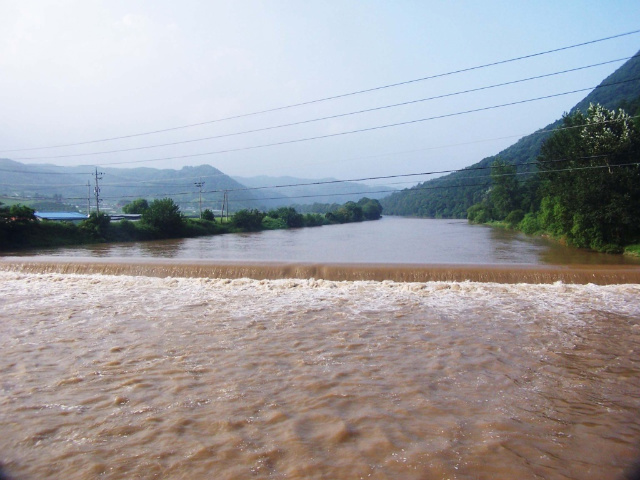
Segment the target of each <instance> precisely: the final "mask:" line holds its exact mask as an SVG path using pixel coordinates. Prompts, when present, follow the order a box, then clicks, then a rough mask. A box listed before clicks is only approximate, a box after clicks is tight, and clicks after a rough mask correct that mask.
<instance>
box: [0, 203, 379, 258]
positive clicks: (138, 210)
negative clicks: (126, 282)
mask: <svg viewBox="0 0 640 480" xmlns="http://www.w3.org/2000/svg"><path fill="white" fill-rule="evenodd" d="M123 212H124V213H131V214H139V215H140V220H139V221H131V220H127V219H124V220H120V221H111V218H110V216H109V215H107V214H105V213H97V212H92V213H91V214H90V215H89V217H88V218H87V219H86V220H83V221H81V222H80V223H79V224H74V223H71V222H58V221H47V220H42V221H38V220H37V219H36V216H35V211H34V210H33V209H32V208H29V207H27V206H23V205H13V206H11V207H8V206H3V205H2V204H0V250H8V249H18V248H27V247H46V246H61V245H74V244H81V243H96V242H127V241H143V240H157V239H166V238H181V237H195V236H203V235H215V234H221V233H232V232H247V231H259V230H274V229H286V228H302V227H316V226H321V225H331V224H337V223H349V222H361V221H365V220H377V219H379V218H380V217H381V214H382V206H380V203H379V202H378V201H377V200H372V199H369V198H362V199H361V200H360V201H358V202H347V203H345V204H344V205H338V206H336V208H334V209H333V210H331V211H329V212H327V213H325V214H321V213H306V214H301V213H298V212H297V211H296V210H295V209H294V208H292V207H281V208H278V209H274V210H269V211H268V212H263V211H260V210H256V209H252V210H249V209H243V210H239V211H237V212H235V213H234V214H233V215H232V216H231V217H230V218H229V219H228V221H225V220H226V219H222V218H220V217H218V218H216V217H215V215H214V214H213V212H212V211H210V210H205V211H204V212H203V213H202V216H201V218H196V219H193V218H187V217H185V216H184V215H183V214H182V213H181V212H180V208H179V206H178V205H177V204H176V203H175V202H174V201H173V200H172V199H171V198H163V199H158V200H153V201H152V202H148V201H147V200H146V199H143V198H140V199H137V200H134V201H133V202H131V203H130V204H128V205H126V206H125V207H124V208H123Z"/></svg>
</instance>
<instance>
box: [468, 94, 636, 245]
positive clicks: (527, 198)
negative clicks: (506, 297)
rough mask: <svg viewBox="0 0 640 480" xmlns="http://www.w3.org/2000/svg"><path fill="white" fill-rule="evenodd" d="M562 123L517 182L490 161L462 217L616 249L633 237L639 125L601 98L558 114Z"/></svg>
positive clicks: (510, 171) (502, 166)
mask: <svg viewBox="0 0 640 480" xmlns="http://www.w3.org/2000/svg"><path fill="white" fill-rule="evenodd" d="M563 127H565V128H564V129H562V130H558V131H557V132H555V133H554V134H553V135H552V136H551V137H550V138H549V139H548V140H547V141H546V142H545V143H544V145H543V146H542V148H541V152H540V156H539V158H538V170H539V174H538V175H535V176H532V177H531V179H529V180H527V181H525V182H519V181H518V179H517V177H516V175H515V167H513V166H507V165H505V164H503V163H499V162H496V163H495V164H494V168H493V171H492V175H491V177H492V182H493V183H492V187H491V188H490V189H489V191H488V193H487V194H486V196H485V197H484V199H483V200H482V201H481V202H479V203H477V204H475V205H473V206H472V207H471V208H469V211H468V218H469V220H470V221H471V222H476V223H484V222H488V221H490V220H497V221H504V222H505V223H507V224H508V225H510V226H512V227H516V228H520V229H522V230H523V231H524V232H526V233H536V232H542V233H547V234H549V235H551V236H553V237H555V238H560V239H563V240H565V241H566V242H567V243H568V244H569V245H574V246H577V247H587V248H591V249H594V250H598V251H605V252H619V251H621V250H622V247H623V246H625V245H629V244H631V243H634V242H637V241H638V240H639V239H640V165H639V152H640V129H638V126H637V125H636V124H635V123H634V122H633V120H632V118H630V116H629V115H628V114H627V113H625V112H624V111H623V110H621V109H620V110H617V111H616V110H608V109H606V108H604V107H603V106H601V105H591V106H590V107H589V108H588V110H587V113H586V115H585V114H583V113H582V112H580V111H577V112H575V113H573V114H571V115H566V116H565V117H564V119H563Z"/></svg>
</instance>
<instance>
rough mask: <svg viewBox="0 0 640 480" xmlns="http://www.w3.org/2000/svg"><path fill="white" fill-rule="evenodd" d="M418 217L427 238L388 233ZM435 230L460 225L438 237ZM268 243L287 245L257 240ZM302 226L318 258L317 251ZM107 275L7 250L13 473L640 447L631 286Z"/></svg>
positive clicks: (386, 469) (544, 463)
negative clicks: (51, 266) (16, 257)
mask: <svg viewBox="0 0 640 480" xmlns="http://www.w3.org/2000/svg"><path fill="white" fill-rule="evenodd" d="M413 222H415V227H414V230H415V232H420V231H422V232H423V235H422V236H421V235H419V234H418V233H411V234H409V233H407V232H403V231H402V229H398V228H397V227H399V226H403V225H408V224H409V223H413ZM434 222H435V223H434ZM376 225H377V227H376ZM385 225H388V226H390V227H391V228H386V227H385V228H384V229H380V228H379V227H380V226H385ZM434 225H435V226H436V227H434ZM440 225H443V227H442V228H443V229H444V231H448V232H449V236H447V235H446V234H445V233H443V230H440V231H439V234H438V235H431V236H430V235H429V232H430V231H433V229H434V228H440V227H439V226H440ZM347 227H354V228H347ZM467 227H468V228H467ZM354 231H360V232H366V235H364V236H363V235H360V236H357V235H355V234H354ZM390 232H391V233H390ZM327 235H329V236H334V237H336V238H341V239H342V240H341V241H342V242H343V245H344V246H345V247H344V248H353V249H352V250H348V251H351V252H353V254H352V255H353V256H346V257H345V256H344V255H345V251H342V249H341V248H338V247H336V246H335V245H334V246H333V247H329V246H327V245H324V244H323V243H322V242H320V241H319V240H318V239H319V238H322V237H324V236H327ZM274 237H275V238H276V239H279V241H280V243H281V246H280V247H278V245H277V244H276V245H275V246H274V244H273V243H272V242H271V243H269V242H268V241H267V240H264V239H265V238H274ZM304 238H307V240H306V242H307V243H306V245H307V248H309V247H308V246H309V245H310V244H309V243H308V242H312V243H313V245H314V248H316V250H317V251H316V252H312V253H307V254H304V252H303V251H304V249H303V247H302V245H304V244H305V243H304V242H302V241H301V239H304ZM363 238H364V239H366V238H368V239H369V243H366V240H363ZM509 238H511V240H509ZM354 239H359V241H360V242H365V243H364V244H363V243H360V244H359V245H360V246H359V247H357V246H356V247H353V246H352V244H353V241H354ZM438 242H439V243H438ZM483 242H485V243H483ZM486 242H493V247H491V246H487V243H486ZM225 244H226V245H229V244H235V245H236V247H234V249H231V248H223V247H224V245H225ZM376 244H378V245H382V246H384V248H388V250H386V251H387V252H394V253H393V255H396V256H394V257H392V259H389V257H388V256H387V254H384V255H382V254H381V253H380V251H377V252H376V251H375V249H374V248H373V245H376ZM389 244H391V247H388V245H389ZM163 245H165V246H167V247H168V248H166V249H164V252H163V248H162V246H163ZM238 245H244V246H245V247H244V250H241V249H240V250H238ZM267 245H269V246H267ZM474 245H475V246H477V247H478V248H477V249H475V250H474V248H473V246H474ZM169 246H173V247H169ZM212 246H213V247H215V248H213V247H212ZM446 246H451V248H453V249H454V250H455V251H456V252H458V253H456V254H455V255H454V254H451V253H445V252H438V251H437V250H440V249H442V248H445V247H446ZM380 248H383V247H380ZM212 250H213V252H214V253H213V255H216V256H215V257H213V258H212V257H210V256H204V257H198V256H197V255H212V253H211V251H212ZM136 251H138V252H145V253H135V252H136ZM283 251H286V252H288V253H284V254H283ZM372 251H373V252H374V254H373V256H374V257H375V258H372V253H371V252H372ZM479 251H484V253H482V254H480V253H478V252H479ZM74 252H75V253H74ZM80 252H84V253H80ZM194 252H202V253H201V254H197V253H194ZM225 252H226V253H225ZM232 252H233V253H232ZM238 252H244V253H242V254H239V253H238ZM256 252H262V253H260V254H258V253H256ZM265 252H270V253H269V256H268V257H265V256H264V254H265ZM318 252H322V254H321V255H320V254H319V253H318ZM553 252H564V253H562V255H560V257H557V256H556V254H554V253H553ZM42 253H43V255H45V256H46V257H47V258H51V257H52V256H53V257H54V258H53V260H51V261H53V262H54V263H55V261H56V260H55V259H56V258H58V261H59V262H62V261H64V260H68V258H63V257H56V256H55V255H67V256H68V255H70V256H73V257H78V256H89V255H102V256H106V257H109V258H111V263H113V262H115V263H117V262H127V261H129V262H134V261H138V260H139V256H140V255H142V256H146V257H147V262H149V265H153V264H162V262H164V261H168V259H171V261H172V262H178V263H179V262H181V261H182V260H181V259H184V262H185V264H186V261H187V259H197V258H208V259H212V260H216V259H222V260H229V261H236V262H237V261H247V260H253V261H265V260H269V261H297V262H325V261H333V262H336V261H338V260H339V259H340V258H345V259H346V260H348V261H349V262H351V263H353V262H356V263H357V262H358V261H360V262H367V263H369V262H378V263H383V262H384V261H385V260H387V261H388V262H389V263H390V265H391V263H403V264H407V263H414V264H415V263H425V262H428V263H439V262H444V263H447V264H451V263H463V262H468V263H474V264H477V265H481V264H487V263H491V262H494V263H506V264H533V265H544V264H545V263H547V262H550V263H553V262H560V261H563V262H564V264H567V263H571V262H575V263H579V264H582V265H584V264H589V263H592V264H595V263H606V262H618V261H620V262H622V261H624V260H622V259H621V258H620V257H614V256H606V255H604V256H598V255H596V256H590V255H589V254H587V256H588V257H589V258H591V259H592V260H591V261H587V260H586V259H585V258H586V257H580V258H579V259H576V258H575V257H574V255H583V254H584V252H577V253H576V252H574V251H570V250H565V249H563V248H561V247H559V246H558V245H555V244H552V243H548V242H545V241H544V240H531V239H528V238H527V237H524V236H519V235H515V236H514V235H513V234H511V233H509V232H504V231H501V230H494V229H488V228H485V227H477V228H476V227H470V226H467V225H466V224H465V223H464V222H456V221H424V220H403V219H384V220H383V221H381V222H368V223H365V224H358V225H355V226H352V225H344V226H332V227H322V228H319V229H305V230H297V231H287V232H262V233H259V234H251V235H242V236H232V235H226V236H221V237H212V238H205V239H191V240H183V241H175V242H153V243H151V244H144V245H117V246H106V247H105V246H99V247H96V246H93V247H90V248H81V249H65V250H56V251H55V252H54V251H49V252H42ZM220 255H226V256H224V257H220ZM254 255H255V256H254ZM300 255H307V256H300ZM316 255H318V256H316ZM389 255H391V253H389ZM123 257H127V258H123ZM554 258H559V260H554ZM596 258H598V259H601V260H600V261H598V262H596V261H595V260H594V259H596ZM453 259H457V260H458V262H454V261H453ZM490 259H493V260H491V261H490ZM563 259H564V260H563ZM536 262H537V263H536ZM110 265H111V264H110ZM111 266H112V265H111ZM621 267H622V266H615V265H614V268H621ZM39 268H40V269H41V270H42V271H40V272H39V271H38V269H39ZM73 268H77V272H75V273H74V271H73ZM95 268H97V269H99V268H105V270H104V272H103V273H102V274H100V273H99V270H98V273H79V272H84V270H83V269H82V268H81V264H77V265H76V266H75V267H74V264H69V265H67V267H66V270H65V272H66V273H58V272H52V271H49V270H47V266H46V265H44V266H43V265H40V266H39V265H38V264H31V265H30V266H29V267H28V268H27V267H26V266H25V265H24V264H20V262H19V261H18V262H17V263H15V264H14V265H13V266H11V265H10V263H3V262H0V352H2V354H1V355H0V432H2V434H1V435H0V478H9V479H12V480H23V479H24V480H35V479H38V480H40V479H70V480H74V479H78V480H88V479H109V480H111V479H123V478H138V479H195V480H199V479H210V478H216V479H223V480H224V479H240V478H256V479H283V480H284V479H336V480H342V479H408V480H414V479H415V480H431V479H434V480H436V479H438V480H439V479H487V480H488V479H511V478H517V479H529V478H532V479H536V478H540V479H542V478H543V479H576V480H578V479H580V480H584V479H587V480H589V479H594V480H595V479H598V480H599V479H604V478H607V479H618V478H625V477H624V475H625V472H627V471H628V469H629V468H631V467H632V465H633V464H634V462H636V461H637V460H638V459H640V415H639V413H638V412H640V302H639V301H638V298H640V285H638V284H624V285H623V284H611V285H594V284H583V285H572V284H567V283H562V282H556V283H551V284H539V283H516V284H504V283H492V282H485V283H476V282H468V281H467V282H450V281H447V282H445V281H432V282H393V281H383V282H380V281H330V280H322V279H314V278H306V279H304V278H303V279H269V280H257V279H248V278H236V279H231V278H206V277H204V278H185V277H181V276H176V275H173V276H165V277H164V278H161V277H152V276H147V275H145V274H144V269H143V270H141V274H140V275H136V276H133V275H123V274H118V275H106V274H104V273H108V272H112V270H109V269H108V268H107V266H103V267H101V265H100V264H98V265H97V266H96V267H95ZM189 268H195V267H189ZM389 268H392V269H393V268H394V267H393V266H390V267H389ZM474 268H476V269H480V268H482V267H474ZM594 268H595V267H594ZM176 271H179V270H176ZM185 271H187V270H185Z"/></svg>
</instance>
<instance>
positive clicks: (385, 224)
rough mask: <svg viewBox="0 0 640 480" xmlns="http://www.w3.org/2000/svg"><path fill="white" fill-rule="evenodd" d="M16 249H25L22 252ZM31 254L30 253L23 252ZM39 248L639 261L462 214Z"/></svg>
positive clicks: (207, 256) (104, 253)
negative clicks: (475, 221)
mask: <svg viewBox="0 0 640 480" xmlns="http://www.w3.org/2000/svg"><path fill="white" fill-rule="evenodd" d="M21 254H22V255H24V254H25V252H22V253H21ZM28 254H29V255H33V252H28ZM38 254H44V255H55V256H64V257H114V258H117V257H142V258H173V259H185V260H186V259H189V260H198V259H201V260H210V261H216V260H217V261H241V262H264V261H271V262H299V263H309V262H313V263H369V264H371V263H382V264H414V265H415V264H479V265H488V264H530V265H547V264H551V265H571V264H582V265H596V264H611V265H614V264H627V265H638V264H640V260H638V259H631V258H629V257H625V256H622V255H605V254H597V253H594V252H589V251H585V250H579V249H573V248H567V247H564V246H562V245H559V244H558V243H556V242H552V241H549V240H547V239H544V238H539V237H529V236H526V235H524V234H521V233H517V232H512V231H508V230H504V229H499V228H491V227H486V226H479V225H469V224H468V223H467V222H466V221H465V220H429V219H411V218H398V217H384V218H383V219H382V220H379V221H374V222H364V223H357V224H347V225H332V226H325V227H316V228H304V229H292V230H276V231H264V232H256V233H246V234H234V235H216V236H211V237H199V238H191V239H180V240H164V241H158V242H140V243H132V244H117V245H114V244H111V245H89V246H80V247H72V248H61V249H54V250H42V251H39V252H38Z"/></svg>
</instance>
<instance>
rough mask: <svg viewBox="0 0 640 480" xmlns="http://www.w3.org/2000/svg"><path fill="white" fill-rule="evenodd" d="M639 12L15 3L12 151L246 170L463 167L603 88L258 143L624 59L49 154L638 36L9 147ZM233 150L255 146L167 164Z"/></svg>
mask: <svg viewBox="0 0 640 480" xmlns="http://www.w3.org/2000/svg"><path fill="white" fill-rule="evenodd" d="M639 19H640V3H639V2H638V1H637V0H630V1H614V0H607V1H577V0H576V1H564V2H559V1H557V0H552V1H535V2H533V1H531V2H529V1H527V2H514V1H482V2H480V1H466V2H463V1H460V2H455V1H408V0H407V1H400V0H399V1H391V0H388V1H355V0H353V1H351V0H350V1H347V0H335V1H326V0H323V1H314V0H296V1H293V0H273V1H249V0H233V1H232V0H228V1H214V0H211V1H189V0H181V1H180V2H177V1H163V0H155V1H151V0H149V1H145V0H139V1H134V0H127V1H117V0H109V1H106V0H105V1H88V0H81V1H62V0H61V1H54V0H48V1H30V0H15V1H14V0H1V1H0V157H6V158H12V159H15V160H18V161H22V162H24V163H53V164H57V165H80V164H83V165H103V166H106V165H110V164H119V166H147V167H158V168H180V167H182V166H184V165H200V164H210V165H213V166H214V167H216V168H219V169H220V170H222V171H223V172H225V173H228V174H231V175H242V176H254V175H292V176H298V177H306V178H318V177H329V176H331V177H337V178H341V179H347V178H356V177H369V176H377V175H394V174H405V173H412V172H422V171H430V170H441V169H451V168H461V167H464V166H467V165H470V164H472V163H475V162H477V161H479V160H481V159H482V158H484V157H486V156H488V155H492V154H495V153H497V152H498V151H500V150H501V149H503V148H505V147H507V146H509V145H510V144H512V143H514V142H515V141H516V140H517V139H518V138H519V137H521V136H524V135H526V134H528V133H531V132H532V131H534V130H536V129H538V128H540V127H543V126H545V125H546V124H548V123H550V122H552V121H553V120H555V119H557V118H559V117H560V116H561V115H562V113H563V112H564V111H567V110H568V109H570V108H571V107H572V106H573V105H574V104H575V103H576V102H578V101H579V100H580V99H582V98H583V97H584V96H585V95H586V94H587V93H588V92H581V93H574V94H571V95H566V96H561V97H557V98H554V99H547V100H540V101H535V102H531V103H525V104H522V105H518V106H509V107H504V108H497V109H493V110H488V111H484V112H477V113H469V114H465V115H457V116H452V117H449V118H442V119H435V120H429V121H423V122H418V123H413V124H410V125H405V126H397V127H392V128H386V129H380V130H373V131H369V132H364V133H355V134H350V135H341V136H336V137H331V138H325V139H318V140H312V141H306V142H300V143H291V144H285V145H279V146H272V147H266V148H255V149H246V148H247V147H253V146H258V145H264V144H269V143H278V142H287V141H291V140H296V139H302V138H308V137H316V136H323V135H328V134H334V133H340V132H346V131H351V130H358V129H365V128H370V127H376V126H381V125H387V124H393V123H399V122H407V121H411V120H416V119H423V118H430V117H434V116H441V115H448V114H453V113H457V112H462V111H466V110H473V109H479V108H483V107H489V106H493V105H499V104H503V103H509V102H517V101H520V100H525V99H529V98H535V97H540V96H545V95H552V94H557V93H562V92H566V91H570V90H576V89H582V88H587V87H593V86H595V85H597V84H598V83H600V82H601V81H602V80H603V79H604V78H605V77H606V76H607V75H609V74H610V73H612V72H613V71H614V70H615V69H616V68H618V67H619V66H620V65H621V64H622V63H623V62H622V61H620V62H616V63H610V64H607V65H603V66H599V67H594V68H589V69H585V70H581V71H578V72H574V73H569V74H563V75H557V76H554V77H550V78H546V79H540V80H535V81H529V82H523V83H519V84H516V85H511V86H507V87H500V88H494V89H490V90H485V91H482V92H475V93H467V94H461V95H456V96H451V97H447V98H441V99H437V100H431V101H424V102H420V103H415V104H412V105H409V106H402V107H397V108H390V109H384V110H378V111H376V112H370V113H364V114H358V115H350V116H345V117H341V118H335V119H331V120H323V121H318V122H311V123H307V124H304V125H298V126H292V127H286V128H278V129H273V130H269V131H266V132H256V133H248V134H242V135H235V136H231V137H227V138H218V139H211V140H206V141H197V142H191V143H187V144H182V145H174V146H167V147H156V148H149V149H140V150H135V151H131V152H120V153H102V154H99V155H91V156H82V157H65V158H51V157H54V156H60V155H71V154H78V153H93V152H103V151H108V150H117V149H123V148H132V147H144V146H148V145H157V144H163V143H171V142H178V141H184V140H193V139H198V138H202V137H211V136H216V135H224V134H229V133H237V132H243V131H246V130H252V129H259V128H265V127H273V126H277V125H282V124H286V123H292V122H299V121H304V120H310V119H315V118H319V117H325V116H331V115H336V114H341V113H347V112H353V111H358V110H363V109H370V108H375V107H380V106H385V105H390V104H395V103H401V102H407V101H412V100H418V99H423V98H428V97H433V96H438V95H445V94H449V93H455V92H459V91H462V90H468V89H473V88H478V87H483V86H489V85H492V84H496V83H502V82H508V81H513V80H519V79H524V78H527V77H531V76H536V75H544V74H548V73H554V72H558V71H561V70H565V69H571V68H576V67H583V66H587V65H591V64H595V63H600V62H607V61H610V60H614V59H619V58H623V57H629V56H631V55H634V54H635V53H636V52H637V51H638V50H639V49H640V34H635V35H629V36H626V37H622V38H619V39H615V40H610V41H606V42H601V43H597V44H593V45H589V46H584V47H580V48H574V49H569V50H566V51H563V52H559V53H554V54H549V55H543V56H539V57H535V58H533V59H529V60H523V61H518V62H513V63H509V64H505V65H501V66H495V67H490V68H484V69H479V70H475V71H472V72H467V73H460V74H456V75H450V76H446V77H442V78H439V79H432V80H426V81H421V82H415V83H412V84H409V85H404V86H399V87H394V88H388V89H383V90H377V91H374V92H370V93H364V94H361V95H354V96H349V97H346V98H341V99H335V100H330V101H325V102H320V103H314V104H312V105H307V106H304V107H297V108H290V109H284V110H280V111H277V112H271V113H265V114H260V115H253V116H247V117H243V118H239V119H234V120H228V121H221V122H216V123H209V124H206V125H201V126H198V127H192V128H184V129H178V130H173V131H169V132H163V133H157V134H153V135H145V136H137V137H133V138H129V139H122V140H117V141H108V142H100V143H92V144H88V145H83V146H77V147H67V148H54V149H42V150H31V151H14V152H9V151H8V150H11V149H25V148H31V147H44V146H50V145H60V144H69V143H77V142H83V141H90V140H100V139H105V138H112V137H120V136H126V135H133V134H138V133H144V132H149V131H155V130H162V129H167V128H172V127H178V126H183V125H188V124H194V123H200V122H208V121H211V120H217V119H223V118H226V117H231V116H237V115H243V114H247V113H252V112H257V111H261V110H267V109H272V108H276V107H282V106H286V105H291V104H295V103H299V102H306V101H310V100H316V99H321V98H324V97H330V96H334V95H340V94H344V93H349V92H354V91H358V90H363V89H370V88H375V87H378V86H382V85H387V84H393V83H397V82H403V81H407V80H412V79H418V78H422V77H426V76H431V75H437V74H442V73H446V72H450V71H454V70H459V69H465V68H468V67H474V66H477V65H482V64H486V63H491V62H496V61H500V60H505V59H509V58H513V57H518V56H523V55H528V54H533V53H537V52H541V51H545V50H549V49H555V48H559V47H564V46H568V45H572V44H577V43H581V42H587V41H590V40H595V39H598V38H602V37H607V36H611V35H616V34H620V33H625V32H629V31H633V30H636V29H640V21H639ZM505 137H508V138H505ZM234 149H245V150H240V151H235V152H227V153H208V154H207V155H201V156H196V157H186V158H182V159H171V160H153V159H159V158H166V157H175V156H186V155H191V154H200V153H207V152H220V151H222V150H234ZM27 157H40V158H27ZM146 160H152V161H146ZM121 162H135V163H121ZM0 174H1V172H0ZM416 180H418V179H416ZM387 183H388V182H387Z"/></svg>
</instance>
